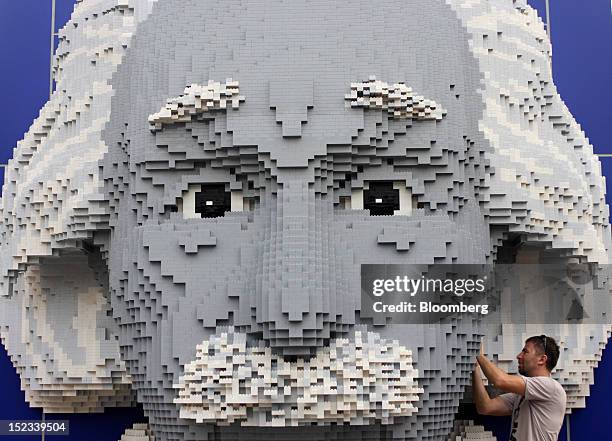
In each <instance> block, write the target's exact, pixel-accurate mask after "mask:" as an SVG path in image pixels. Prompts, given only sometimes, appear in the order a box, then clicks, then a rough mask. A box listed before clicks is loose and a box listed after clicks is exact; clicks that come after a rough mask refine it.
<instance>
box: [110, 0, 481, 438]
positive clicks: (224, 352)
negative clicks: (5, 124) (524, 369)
mask: <svg viewBox="0 0 612 441" xmlns="http://www.w3.org/2000/svg"><path fill="white" fill-rule="evenodd" d="M428 3H430V2H421V1H417V2H414V4H410V5H406V4H404V3H403V2H387V3H385V4H376V5H374V4H372V3H370V2H359V3H354V2H331V3H327V2H320V3H316V4H310V3H308V2H304V3H297V4H285V3H283V2H277V3H276V2H266V3H265V5H262V4H260V3H250V2H245V3H244V4H243V3H236V4H231V3H224V4H223V5H222V6H219V5H218V4H216V2H186V3H185V2H164V3H160V4H158V5H157V8H156V9H155V10H154V11H153V13H152V15H151V17H150V18H149V19H148V20H147V22H146V23H144V24H143V25H142V27H141V29H140V32H139V34H138V35H137V37H136V39H135V40H134V41H133V43H132V47H131V50H130V51H128V54H127V56H126V61H125V62H124V63H123V65H122V66H121V67H120V68H119V70H118V72H117V74H116V76H115V78H114V80H113V84H114V87H115V88H116V94H115V98H114V100H113V104H112V108H111V120H110V123H109V124H108V125H107V126H106V129H105V131H104V140H105V143H106V144H107V145H108V146H111V147H110V148H109V152H108V154H107V156H106V158H105V159H104V163H103V166H104V180H105V182H106V189H107V191H108V195H109V201H110V203H111V213H112V214H111V227H112V228H113V232H112V236H111V243H110V256H111V257H110V265H109V270H110V288H111V298H112V302H111V303H112V306H113V311H114V312H115V314H116V315H117V316H118V317H119V322H120V327H121V328H122V329H123V330H124V331H125V332H122V339H121V341H120V342H121V344H122V345H126V346H130V347H131V348H133V349H130V351H129V352H130V354H133V359H132V355H129V356H128V357H129V358H128V359H125V358H124V360H125V361H128V360H129V363H130V365H131V368H130V374H131V375H132V378H133V381H134V383H133V384H134V385H135V386H136V389H137V391H138V393H139V395H140V398H139V400H141V401H143V402H144V403H145V407H146V409H147V411H148V412H149V413H150V415H151V420H152V422H153V424H154V427H155V428H156V429H157V430H158V431H159V432H161V433H165V431H169V432H170V431H175V430H181V431H185V432H186V433H187V432H194V433H197V438H198V439H202V438H203V437H204V436H205V434H209V433H212V432H211V431H212V430H213V429H212V428H211V425H210V424H209V425H202V424H197V423H214V424H218V425H220V426H221V427H222V428H221V429H217V430H220V431H221V434H222V437H223V434H224V433H225V432H224V430H225V428H224V425H227V424H230V423H236V424H239V425H240V424H241V425H246V426H255V427H259V428H260V429H245V430H250V432H249V433H250V434H251V436H256V435H261V436H262V438H267V437H270V436H272V433H273V432H274V429H265V430H264V429H261V427H266V428H267V427H272V426H280V428H278V429H276V431H277V432H278V433H274V435H273V436H274V437H279V436H280V437H282V436H290V434H292V433H294V432H295V434H300V435H303V436H306V437H312V436H313V435H312V434H311V431H310V429H304V428H295V429H294V428H291V429H288V428H287V427H288V426H293V425H295V426H305V425H308V426H310V425H313V424H315V425H319V426H322V427H324V429H322V428H319V429H318V430H317V434H318V435H316V436H322V435H321V434H322V433H323V432H325V431H331V432H340V433H344V434H346V436H349V437H350V438H354V437H355V436H356V433H359V432H361V431H363V430H366V431H372V430H373V428H372V426H376V425H377V424H380V423H385V424H391V423H397V421H398V419H399V421H401V424H402V427H403V430H406V431H407V435H408V436H411V437H415V438H416V437H417V435H418V437H419V438H421V439H422V438H423V437H425V438H426V437H429V436H433V435H436V434H438V435H440V436H441V435H445V434H446V433H447V432H448V429H449V426H450V424H451V423H452V413H453V410H452V407H453V406H452V405H451V406H448V409H440V408H439V407H437V406H436V405H435V404H434V403H436V401H437V400H445V399H446V400H450V402H451V403H453V404H454V405H456V403H457V400H458V399H459V398H460V396H461V393H462V386H464V385H465V384H466V383H467V381H468V378H469V372H470V369H471V364H470V363H469V362H466V359H462V358H461V357H455V358H452V357H451V358H449V357H448V354H449V353H451V352H452V348H453V347H456V348H458V349H459V351H460V352H461V353H464V354H469V353H470V350H472V351H473V350H474V349H475V348H476V346H477V343H476V342H477V339H478V335H477V333H476V328H475V327H474V325H473V324H472V323H453V324H449V325H446V326H442V327H439V328H435V330H433V332H434V333H436V334H438V335H440V336H443V337H441V338H440V339H437V338H436V339H431V338H428V336H427V334H428V333H431V332H432V330H431V329H426V328H425V327H423V326H413V327H406V326H392V327H391V326H390V327H377V328H375V327H371V326H370V327H368V326H367V325H368V322H367V321H364V320H361V319H360V317H359V309H360V288H359V270H360V265H361V264H363V263H433V262H448V263H450V262H453V261H460V262H470V263H484V262H486V260H487V256H488V255H489V254H490V245H489V244H490V238H489V234H488V231H487V228H486V225H485V222H484V218H483V215H482V213H481V212H480V209H479V207H478V203H477V201H476V192H477V191H478V188H479V187H480V184H481V183H482V182H484V179H485V160H484V151H485V150H486V143H485V141H484V139H483V138H482V136H481V135H480V134H479V133H478V127H477V118H470V117H469V116H470V115H480V114H482V112H483V105H482V101H481V98H480V96H479V95H478V94H477V93H476V89H477V86H478V84H479V80H480V73H479V71H478V68H477V65H476V62H475V59H474V58H473V57H472V56H471V55H470V53H469V48H468V45H467V36H466V35H465V31H464V30H463V29H462V28H461V27H460V25H459V23H458V21H457V18H456V16H455V14H454V13H453V11H452V10H451V9H450V8H448V6H446V5H444V4H439V5H434V6H431V5H428ZM402 5H403V6H402ZM402 11H403V12H402ZM414 11H422V12H420V13H419V14H417V16H420V17H421V18H420V19H418V20H416V19H415V16H414V14H415V12H414ZM168 24H171V26H170V30H168V31H167V32H163V33H160V32H159V30H160V29H162V28H164V27H165V26H167V25H168ZM423 26H425V27H426V28H427V29H431V30H436V31H435V32H420V29H422V27H423ZM228 27H231V30H228V31H225V29H227V28H228ZM184 42H189V44H185V43H184ZM373 60H376V62H374V63H373ZM441 60H444V66H442V65H441V64H440V61H441ZM228 78H231V79H232V80H231V81H230V80H225V79H228ZM219 80H220V82H219V83H218V84H215V82H216V81H219ZM400 83H403V85H402V84H400ZM186 84H187V85H192V86H190V87H189V88H188V89H187V90H185V85H186ZM409 87H411V88H413V90H414V92H412V91H410V90H409ZM215 89H218V91H215ZM377 89H380V92H377V91H376V90H377ZM387 89H388V92H386V90H387ZM387 93H388V94H389V95H391V96H389V97H388V96H386V94H387ZM402 93H403V94H404V98H403V99H398V98H394V95H401V94H402ZM207 94H208V95H210V96H207ZM216 94H218V95H219V97H218V98H217V97H216V96H215V95H216ZM376 94H380V96H375V95H376ZM347 95H348V96H347ZM418 95H423V96H424V97H425V98H418ZM425 100H429V101H430V102H426V101H425ZM402 103H403V104H402ZM394 104H395V107H393V105H394ZM402 106H403V107H402ZM466 177H469V178H468V179H466ZM393 198H395V199H396V201H395V202H393V201H387V199H393ZM376 199H382V203H381V202H378V206H380V207H382V208H381V209H380V210H381V212H380V213H378V212H377V209H378V206H377V205H376V204H377V202H376ZM370 202H372V203H373V205H372V206H370V205H369V204H370ZM387 204H389V206H388V207H386V208H385V205H387ZM385 210H387V211H385ZM370 323H371V322H370ZM228 326H231V327H232V329H231V330H230V335H228V336H225V335H224V333H226V332H228ZM356 331H357V334H356ZM457 332H460V333H462V334H463V336H462V338H459V337H458V335H457ZM226 340H227V341H226ZM394 341H395V343H394ZM202 343H204V344H203V346H200V347H198V345H200V344H202ZM330 347H331V350H330ZM383 347H385V348H386V349H383ZM152 348H156V349H152ZM376 348H378V349H376ZM403 352H405V353H406V354H408V353H409V354H410V355H409V356H404V355H402V353H403ZM360 357H364V358H365V359H366V360H361V359H360ZM428 363H440V364H441V365H442V366H443V371H444V374H442V376H448V377H451V376H452V377H453V378H454V379H453V381H452V382H449V384H448V385H447V384H443V383H441V382H440V378H439V377H438V376H437V375H430V374H428V373H427V372H426V370H427V364H428ZM259 364H261V366H259ZM213 366H216V367H215V368H214V369H215V373H212V372H211V369H213ZM369 366H371V367H369ZM385 366H394V368H393V370H394V372H393V373H392V374H391V373H390V374H385V373H384V370H385ZM413 369H416V370H418V372H419V373H418V374H416V373H415V372H413ZM217 370H218V373H217ZM351 372H354V373H351ZM216 375H220V377H221V378H219V379H218V380H216V379H215V378H213V377H215V376H216ZM417 375H418V376H419V377H420V378H419V381H417V379H416V376H417ZM196 376H197V378H200V380H195V378H196ZM200 376H201V377H200ZM304 378H306V380H304ZM304 381H306V383H305V382H304ZM397 381H401V382H402V383H403V385H402V386H401V390H400V387H398V388H397V390H395V388H396V386H395V382H397ZM224 382H225V383H227V384H223V383H224ZM193 383H195V384H193ZM208 383H210V384H208ZM217 383H220V384H218V385H217ZM202 384H204V385H205V386H204V387H205V389H206V390H205V391H204V392H202V391H201V388H202ZM160 386H161V387H160ZM361 389H364V390H361ZM177 394H178V399H177V398H176V397H177ZM370 394H371V396H370ZM445 414H446V415H445ZM168 415H171V417H172V419H173V420H174V421H176V423H175V424H174V425H168V424H165V423H164V420H163V418H167V417H168ZM434 418H435V419H437V420H438V421H446V423H445V424H442V427H440V428H437V427H434V426H433V425H432V427H428V428H426V429H419V428H417V427H418V423H417V422H418V421H423V422H425V421H427V420H430V421H432V420H433V419H434ZM343 423H344V425H343ZM332 424H334V426H336V427H334V428H332V427H331V425H332ZM337 425H340V428H338V426H337ZM171 426H174V427H171ZM326 426H327V427H326ZM349 427H350V428H351V429H352V430H348V428H349ZM364 428H365V429H364ZM229 430H230V433H231V431H232V430H235V429H234V428H230V429H229ZM375 430H376V431H378V432H381V433H385V428H384V427H383V428H376V429H375ZM211 436H212V435H211ZM227 436H229V434H228V435H227ZM291 436H297V435H291ZM338 436H339V435H338ZM370 436H371V435H370Z"/></svg>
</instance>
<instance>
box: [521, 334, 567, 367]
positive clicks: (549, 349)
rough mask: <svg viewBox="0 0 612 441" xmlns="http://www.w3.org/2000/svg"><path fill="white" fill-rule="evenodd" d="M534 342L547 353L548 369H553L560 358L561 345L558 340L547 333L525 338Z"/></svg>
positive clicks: (540, 349)
mask: <svg viewBox="0 0 612 441" xmlns="http://www.w3.org/2000/svg"><path fill="white" fill-rule="evenodd" d="M529 342H531V343H533V345H534V346H536V347H537V348H538V350H539V351H540V352H542V353H543V354H544V355H546V369H548V370H549V371H552V370H553V369H554V368H555V366H556V365H557V361H558V360H559V345H558V344H557V341H556V340H555V339H554V338H552V337H549V336H547V335H544V334H542V335H534V336H533V337H529V338H528V339H527V340H525V343H529Z"/></svg>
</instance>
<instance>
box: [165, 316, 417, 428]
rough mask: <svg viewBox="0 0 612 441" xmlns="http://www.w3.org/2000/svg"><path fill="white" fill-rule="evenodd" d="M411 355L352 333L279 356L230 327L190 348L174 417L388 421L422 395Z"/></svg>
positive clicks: (275, 423)
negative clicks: (307, 351) (288, 357)
mask: <svg viewBox="0 0 612 441" xmlns="http://www.w3.org/2000/svg"><path fill="white" fill-rule="evenodd" d="M417 376H418V372H417V370H416V369H415V368H414V367H413V364H412V353H411V351H410V350H408V349H406V348H405V347H404V346H401V345H400V344H399V343H398V342H397V341H387V340H383V339H381V337H380V336H378V334H375V333H367V334H366V333H361V332H355V335H354V339H352V340H349V339H335V340H332V341H331V342H330V344H329V346H327V347H322V348H319V350H318V351H317V353H316V354H315V356H313V357H312V358H310V359H309V360H304V359H297V360H296V361H290V362H289V361H285V359H284V358H283V357H282V356H277V355H275V354H273V353H272V351H271V349H270V348H268V347H265V346H264V345H263V344H261V345H260V346H256V347H248V346H247V344H246V335H245V334H242V333H238V332H234V331H233V329H231V328H230V330H229V331H228V332H227V333H222V334H221V335H215V336H213V337H211V338H210V339H209V340H208V341H204V342H202V343H201V344H199V345H198V346H197V352H196V358H195V360H194V361H192V362H190V363H188V364H186V365H185V367H184V373H183V375H182V376H180V378H179V382H178V384H175V385H174V386H173V387H174V388H175V389H178V397H177V398H175V399H174V403H175V404H178V405H179V408H180V417H181V418H183V419H186V420H193V421H195V422H196V423H214V424H217V425H229V424H232V423H240V425H242V426H256V427H289V426H302V425H311V424H313V423H315V424H317V425H329V424H331V423H338V424H342V423H348V424H351V425H366V424H372V423H375V422H380V423H382V424H392V423H393V420H394V418H395V417H406V416H410V415H412V414H413V413H415V412H417V408H416V407H415V403H416V402H417V401H418V400H419V394H420V393H422V392H423V389H420V388H419V387H418V384H417V380H416V378H417Z"/></svg>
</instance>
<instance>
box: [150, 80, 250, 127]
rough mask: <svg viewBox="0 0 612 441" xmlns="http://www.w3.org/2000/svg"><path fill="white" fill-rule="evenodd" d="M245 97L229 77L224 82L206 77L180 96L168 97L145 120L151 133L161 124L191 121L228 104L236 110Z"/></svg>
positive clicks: (186, 88)
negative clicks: (204, 83) (159, 107)
mask: <svg viewBox="0 0 612 441" xmlns="http://www.w3.org/2000/svg"><path fill="white" fill-rule="evenodd" d="M244 100H245V98H244V96H242V95H240V87H239V83H238V81H234V80H232V79H231V78H228V79H227V80H225V83H219V82H218V81H214V80H209V81H208V84H206V85H204V86H203V85H200V84H195V83H194V84H191V85H189V86H187V87H185V90H184V91H183V93H182V94H181V95H179V96H178V97H175V98H168V99H167V100H166V104H164V105H163V106H162V107H161V109H159V111H157V112H156V113H153V114H151V115H149V117H148V119H147V121H148V123H149V128H150V129H151V132H157V131H160V130H163V126H164V125H171V124H176V123H181V122H190V121H193V119H194V118H196V117H197V116H199V115H201V114H203V113H207V112H212V111H216V110H226V109H227V108H228V106H229V107H231V108H232V109H237V108H238V107H239V106H240V103H241V102H243V101H244Z"/></svg>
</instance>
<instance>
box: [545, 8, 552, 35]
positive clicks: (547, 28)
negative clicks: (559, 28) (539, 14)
mask: <svg viewBox="0 0 612 441" xmlns="http://www.w3.org/2000/svg"><path fill="white" fill-rule="evenodd" d="M548 1H549V0H546V32H547V33H548V39H549V40H550V42H551V43H552V37H551V32H550V3H548Z"/></svg>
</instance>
